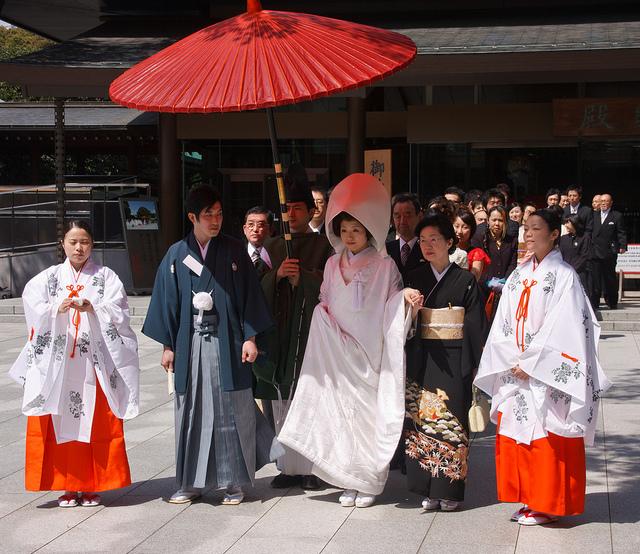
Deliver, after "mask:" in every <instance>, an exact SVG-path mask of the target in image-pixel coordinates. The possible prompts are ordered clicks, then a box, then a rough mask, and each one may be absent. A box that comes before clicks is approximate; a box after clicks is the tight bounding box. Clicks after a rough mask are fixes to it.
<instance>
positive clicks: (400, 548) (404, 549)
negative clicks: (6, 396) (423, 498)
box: [323, 506, 435, 554]
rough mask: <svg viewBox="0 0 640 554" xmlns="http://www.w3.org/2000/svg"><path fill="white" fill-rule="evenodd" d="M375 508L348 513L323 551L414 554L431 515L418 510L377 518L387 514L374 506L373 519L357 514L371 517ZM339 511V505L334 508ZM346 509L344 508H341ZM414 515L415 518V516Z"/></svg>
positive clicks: (431, 518)
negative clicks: (398, 515) (386, 517)
mask: <svg viewBox="0 0 640 554" xmlns="http://www.w3.org/2000/svg"><path fill="white" fill-rule="evenodd" d="M374 507H375V506H372V507H371V508H365V509H358V508H355V509H353V512H352V514H351V515H350V516H349V518H348V519H347V520H346V521H345V522H344V524H343V525H342V526H341V527H340V529H339V530H338V532H337V533H336V534H335V536H334V537H333V538H332V539H331V541H330V542H329V544H328V545H327V547H326V548H325V549H324V550H323V552H327V553H331V554H341V553H343V552H367V553H370V554H377V553H379V554H387V553H388V552H395V553H397V554H405V553H407V554H409V553H411V554H414V553H415V552H417V551H418V549H419V548H420V544H421V543H422V541H423V539H424V536H425V534H426V532H427V530H428V528H429V525H430V524H431V522H432V521H433V519H434V517H435V515H434V514H430V513H420V510H418V509H415V510H411V511H409V510H399V509H398V508H395V507H393V508H392V509H393V510H395V511H401V512H403V513H402V514H400V515H401V516H404V517H391V518H390V519H388V520H386V519H385V518H384V517H379V516H381V515H390V511H389V510H388V509H387V510H385V509H380V508H384V507H382V506H377V508H378V510H377V512H378V517H376V519H373V518H372V519H363V518H361V512H368V513H367V516H371V515H373V514H374V513H375V512H376V510H374ZM336 509H340V506H336ZM342 509H343V510H346V508H342ZM416 515H417V516H418V517H416Z"/></svg>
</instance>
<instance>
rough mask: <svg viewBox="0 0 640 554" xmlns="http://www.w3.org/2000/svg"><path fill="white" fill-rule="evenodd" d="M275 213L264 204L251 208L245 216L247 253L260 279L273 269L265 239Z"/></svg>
mask: <svg viewBox="0 0 640 554" xmlns="http://www.w3.org/2000/svg"><path fill="white" fill-rule="evenodd" d="M272 224H273V214H272V213H271V212H270V211H269V210H267V208H265V207H263V206H255V207H254V208H250V209H249V210H248V211H247V213H246V214H245V216H244V226H243V227H242V230H243V231H244V236H245V238H246V239H247V254H249V257H250V258H251V262H252V263H253V267H255V268H256V272H257V273H258V279H262V277H263V275H264V274H265V273H267V272H268V271H270V270H271V259H270V258H269V253H268V252H267V250H266V248H264V241H265V240H266V239H267V238H268V237H269V235H270V233H269V230H270V229H271V225H272Z"/></svg>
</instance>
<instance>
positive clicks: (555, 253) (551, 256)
mask: <svg viewBox="0 0 640 554" xmlns="http://www.w3.org/2000/svg"><path fill="white" fill-rule="evenodd" d="M534 261H535V263H534ZM561 261H562V254H561V253H560V250H559V249H558V248H554V249H553V250H551V252H549V253H548V254H547V255H546V256H545V257H544V258H542V261H541V262H538V261H537V260H536V257H535V256H531V259H529V260H527V261H526V262H525V263H523V264H522V266H521V268H522V269H524V268H525V267H526V268H527V269H531V271H536V270H537V269H538V268H539V267H540V266H544V265H546V264H547V262H551V263H559V262H561ZM529 266H531V267H530V268H529Z"/></svg>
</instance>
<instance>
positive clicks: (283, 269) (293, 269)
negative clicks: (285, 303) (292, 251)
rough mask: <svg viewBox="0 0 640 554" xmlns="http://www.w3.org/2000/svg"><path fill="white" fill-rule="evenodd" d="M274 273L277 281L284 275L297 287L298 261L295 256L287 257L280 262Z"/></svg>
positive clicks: (298, 275)
mask: <svg viewBox="0 0 640 554" xmlns="http://www.w3.org/2000/svg"><path fill="white" fill-rule="evenodd" d="M276 275H277V277H278V281H280V280H281V279H284V278H285V277H286V278H287V279H289V283H291V285H293V286H294V287H297V286H298V283H299V282H300V261H299V260H298V259H296V258H287V259H286V260H285V261H284V262H282V263H281V264H280V267H279V268H278V271H277V272H276Z"/></svg>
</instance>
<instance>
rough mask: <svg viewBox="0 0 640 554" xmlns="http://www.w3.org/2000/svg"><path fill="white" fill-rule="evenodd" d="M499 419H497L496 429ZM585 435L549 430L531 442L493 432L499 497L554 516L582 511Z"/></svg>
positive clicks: (584, 481) (584, 485)
mask: <svg viewBox="0 0 640 554" xmlns="http://www.w3.org/2000/svg"><path fill="white" fill-rule="evenodd" d="M499 430H500V423H499V422H498V431H499ZM586 474H587V470H586V464H585V451H584V439H583V438H582V437H579V438H567V437H561V436H559V435H554V434H553V433H549V436H548V437H546V438H542V439H537V440H534V441H532V442H531V444H518V443H517V442H516V441H515V440H513V439H512V438H510V437H505V436H503V435H500V434H496V477H497V484H498V500H500V501H501V502H520V503H522V504H526V505H527V506H528V507H529V508H530V509H532V510H535V511H537V512H543V513H545V514H552V515H556V516H569V515H578V514H581V513H582V512H583V511H584V497H585V489H586V479H587V478H586Z"/></svg>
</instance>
